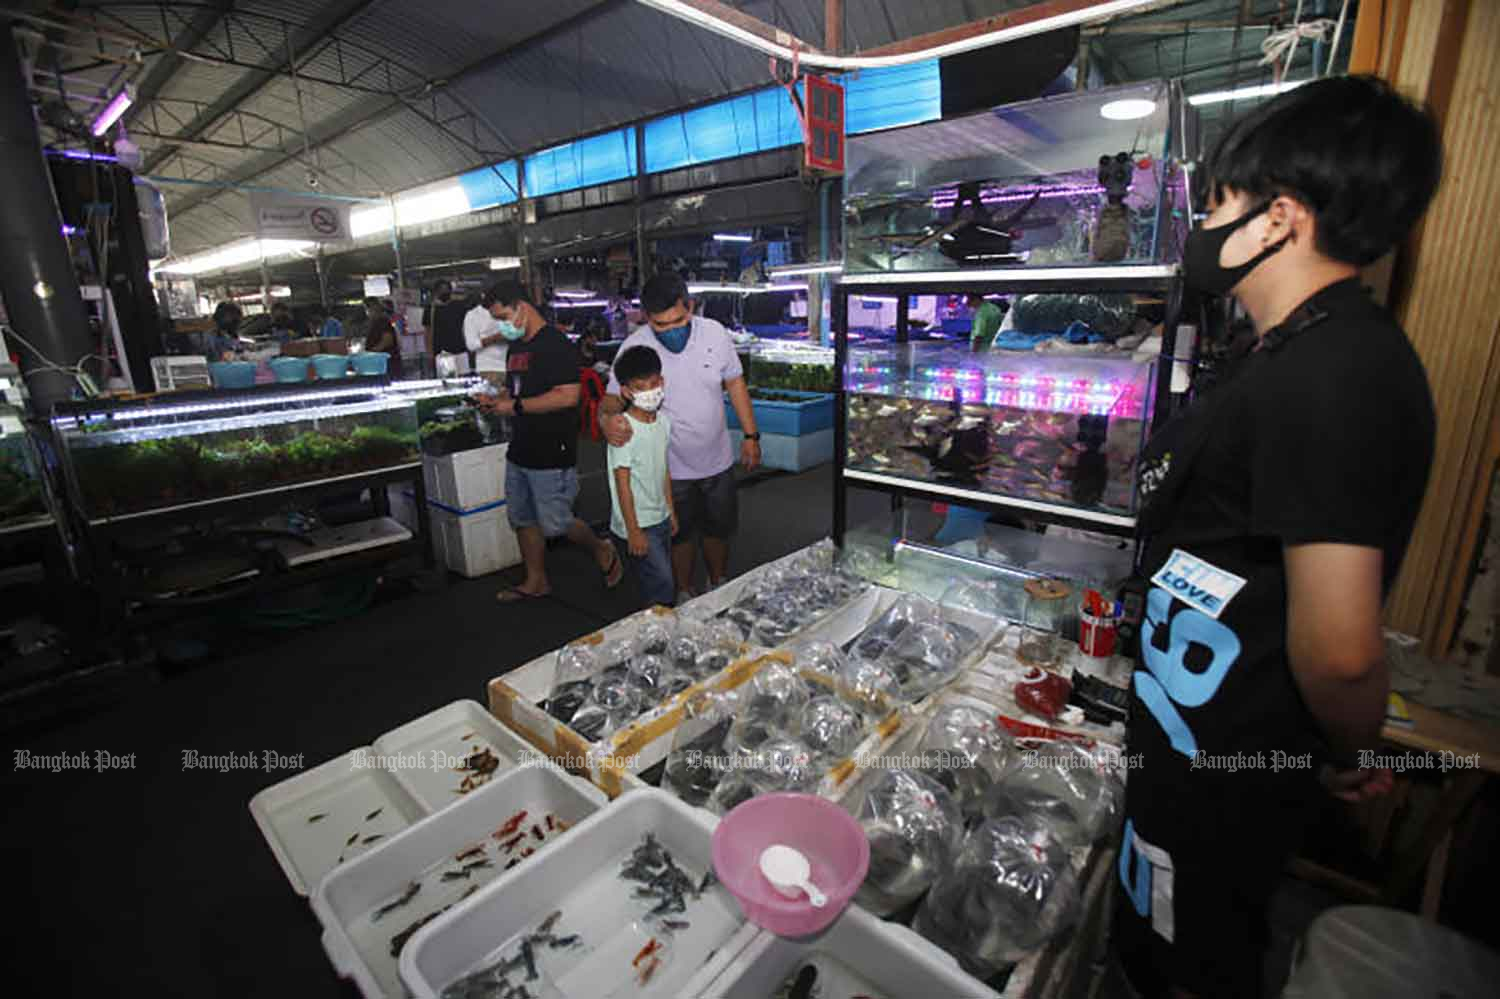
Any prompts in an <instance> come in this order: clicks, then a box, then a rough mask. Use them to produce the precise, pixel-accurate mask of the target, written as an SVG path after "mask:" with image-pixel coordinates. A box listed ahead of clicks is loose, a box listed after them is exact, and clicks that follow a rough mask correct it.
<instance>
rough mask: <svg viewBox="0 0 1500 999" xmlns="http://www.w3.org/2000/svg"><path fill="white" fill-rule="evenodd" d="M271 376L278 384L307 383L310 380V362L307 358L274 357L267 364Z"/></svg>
mask: <svg viewBox="0 0 1500 999" xmlns="http://www.w3.org/2000/svg"><path fill="white" fill-rule="evenodd" d="M266 363H267V364H268V365H269V366H270V368H271V374H273V375H275V376H276V380H277V381H278V382H283V383H290V382H305V381H307V380H308V374H307V369H308V361H307V358H305V357H273V358H271V359H270V360H269V361H267V362H266Z"/></svg>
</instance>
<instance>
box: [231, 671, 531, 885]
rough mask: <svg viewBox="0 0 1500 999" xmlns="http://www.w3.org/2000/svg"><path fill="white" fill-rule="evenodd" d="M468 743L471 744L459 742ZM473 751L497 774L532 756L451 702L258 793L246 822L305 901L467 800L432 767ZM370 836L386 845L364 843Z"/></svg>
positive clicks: (451, 778) (481, 713)
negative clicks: (486, 752)
mask: <svg viewBox="0 0 1500 999" xmlns="http://www.w3.org/2000/svg"><path fill="white" fill-rule="evenodd" d="M465 735H467V736H471V737H470V738H468V739H463V738H461V737H462V736H465ZM376 747H382V748H381V749H377V748H376ZM476 747H478V748H481V749H482V748H485V747H488V748H489V749H490V750H491V751H492V752H493V753H494V754H495V755H496V756H497V757H499V759H500V768H501V771H504V770H508V769H511V768H514V767H515V766H517V765H518V764H519V763H521V762H522V761H523V760H526V759H528V758H530V756H531V755H532V754H533V751H532V749H531V747H530V746H529V745H528V744H527V743H526V742H525V741H524V740H522V739H521V738H520V737H518V736H517V735H516V734H515V733H514V732H511V731H510V730H509V729H507V728H505V726H503V725H501V724H500V723H499V722H497V721H495V719H494V718H493V717H492V716H491V715H490V714H489V713H488V712H487V711H485V710H484V708H482V707H480V706H479V705H478V704H476V703H475V702H474V701H455V702H454V703H452V704H449V705H447V706H446V707H442V708H439V709H438V710H436V711H433V712H430V713H428V714H426V715H423V716H422V717H421V718H418V719H417V720H415V721H413V722H409V723H407V724H406V725H403V726H401V727H400V728H398V729H395V730H394V731H391V732H387V733H386V734H385V735H382V736H381V737H380V738H378V739H376V740H375V745H374V746H362V747H360V748H358V749H353V750H350V751H349V752H347V753H345V754H344V755H343V756H340V757H337V758H336V759H332V760H329V761H328V762H326V763H323V764H321V765H320V766H317V767H314V768H313V769H312V770H309V771H307V772H305V773H301V774H298V775H297V776H295V777H290V778H288V779H287V780H284V781H282V782H281V783H279V784H274V785H272V786H271V787H268V788H266V789H264V790H262V791H260V792H259V793H258V794H256V795H255V797H253V798H251V799H250V814H251V815H253V816H254V817H255V823H256V825H258V826H259V827H260V831H261V835H262V836H264V837H265V839H266V844H267V845H268V846H270V848H271V852H272V853H273V854H275V856H276V860H277V862H278V863H279V864H281V869H282V871H283V872H284V873H285V874H286V877H287V880H288V881H290V882H291V883H292V888H293V890H294V891H296V892H297V894H299V895H306V894H307V893H308V890H309V888H311V887H313V886H315V885H317V883H318V882H319V880H321V879H322V877H323V875H324V874H326V873H328V872H329V871H330V870H332V869H333V868H334V867H336V866H338V865H339V863H341V862H345V863H346V862H348V861H350V860H353V859H354V858H356V857H358V856H360V855H361V854H363V853H365V852H367V851H369V850H370V849H372V848H373V847H374V846H377V845H378V844H379V843H381V842H382V841H383V840H384V839H388V838H390V837H392V836H394V835H395V834H396V833H398V832H401V831H402V830H404V829H405V828H406V827H407V826H409V825H411V824H412V823H413V822H416V821H417V820H419V819H421V818H422V817H423V816H424V815H426V814H428V813H429V812H433V811H438V810H440V809H442V808H445V807H447V806H448V805H451V804H454V803H455V802H457V801H459V800H460V798H461V797H462V796H461V795H459V794H457V793H455V792H456V791H457V789H458V787H459V785H460V783H461V782H462V777H461V776H460V775H459V774H456V773H454V772H453V770H452V768H451V766H450V767H448V768H447V769H442V770H440V769H434V768H432V764H433V762H434V759H435V757H437V758H439V762H441V761H442V759H441V758H444V757H452V756H462V755H466V754H468V753H470V752H472V751H474V749H475V748H476ZM402 757H405V759H404V760H403V759H402ZM405 763H409V764H410V765H409V766H408V765H404V764H405ZM382 764H387V765H384V766H383V765H382ZM377 811H378V814H376V813H377ZM370 815H375V817H374V818H373V819H370V818H367V816H370ZM314 816H322V818H316V819H315V818H314ZM351 835H354V836H355V842H354V843H353V844H350V843H348V839H349V837H350V836H351ZM371 836H377V837H380V838H379V839H375V840H373V841H371V842H370V843H366V842H364V840H365V839H366V838H367V837H371ZM340 858H342V861H341V859H340Z"/></svg>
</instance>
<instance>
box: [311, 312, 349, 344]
mask: <svg viewBox="0 0 1500 999" xmlns="http://www.w3.org/2000/svg"><path fill="white" fill-rule="evenodd" d="M310 325H311V327H312V335H313V336H316V337H324V338H325V339H329V340H342V339H343V338H344V324H343V323H341V322H339V320H338V317H337V316H335V315H334V314H333V313H332V312H329V311H328V310H327V309H325V308H324V307H323V306H321V305H315V306H313V309H312V322H311V323H310Z"/></svg>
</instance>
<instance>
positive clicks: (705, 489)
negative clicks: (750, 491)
mask: <svg viewBox="0 0 1500 999" xmlns="http://www.w3.org/2000/svg"><path fill="white" fill-rule="evenodd" d="M672 504H673V505H674V506H675V507H676V508H677V527H678V530H677V537H676V538H675V539H674V540H675V543H676V544H679V545H680V544H685V543H687V542H689V541H692V540H694V539H695V538H697V537H698V536H699V535H700V534H701V535H703V536H705V537H709V538H717V539H719V540H723V539H725V538H728V537H729V536H730V535H731V534H733V533H734V529H735V527H736V526H737V525H738V524H739V521H740V500H739V488H738V487H737V486H736V485H735V482H734V467H733V466H730V467H729V468H726V469H724V471H722V472H720V473H719V474H718V475H713V476H710V477H708V478H706V479H673V480H672Z"/></svg>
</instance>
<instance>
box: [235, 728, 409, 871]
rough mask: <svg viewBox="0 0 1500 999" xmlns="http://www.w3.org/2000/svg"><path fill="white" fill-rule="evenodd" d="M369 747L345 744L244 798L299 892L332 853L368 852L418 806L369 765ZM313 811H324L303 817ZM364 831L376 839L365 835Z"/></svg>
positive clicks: (326, 866)
mask: <svg viewBox="0 0 1500 999" xmlns="http://www.w3.org/2000/svg"><path fill="white" fill-rule="evenodd" d="M372 755H373V752H372V750H371V749H370V748H369V747H361V748H359V749H354V750H351V751H349V752H347V753H345V754H344V755H343V756H340V757H338V758H336V759H332V760H329V761H328V762H327V763H324V764H322V765H320V766H317V767H314V768H313V769H312V770H309V771H307V772H306V773H302V774H298V775H297V776H295V777H292V778H290V779H288V780H284V781H282V782H281V783H280V784H276V785H273V786H272V787H268V788H266V789H265V790H264V791H261V792H260V793H259V794H257V795H256V796H255V797H253V798H251V799H250V814H251V815H254V816H255V824H256V825H258V826H260V832H261V835H262V836H264V837H265V838H266V843H267V844H268V845H269V846H270V847H271V852H272V853H274V854H275V855H276V860H277V862H278V863H280V864H281V869H282V870H283V871H284V872H286V877H287V880H288V881H290V882H291V883H292V888H293V889H294V890H295V891H296V892H297V894H298V895H306V894H307V890H308V886H309V885H315V884H317V883H318V881H319V879H321V878H322V877H323V875H324V874H326V873H328V871H330V870H332V869H333V868H334V867H335V866H336V865H337V864H338V863H339V858H341V857H342V858H343V859H344V860H346V861H347V860H350V859H352V858H354V857H357V856H359V855H360V854H362V853H365V852H367V851H368V850H370V849H371V848H372V847H373V846H376V845H378V844H379V843H380V842H382V841H383V840H384V839H388V838H390V837H392V836H393V835H395V834H396V833H398V832H400V831H401V830H403V829H405V828H406V827H407V826H409V825H411V824H412V823H413V822H415V821H417V820H418V819H419V818H421V817H422V815H423V814H424V810H423V808H422V806H421V805H419V804H418V803H417V801H416V800H415V799H414V798H413V797H412V796H411V795H410V794H409V793H408V792H407V791H406V789H405V788H403V787H402V786H401V785H400V784H399V783H398V782H397V781H396V778H394V777H392V776H391V775H390V774H389V773H387V772H386V771H385V770H381V769H379V768H378V767H373V766H370V765H369V760H370V757H371V756H372ZM377 812H378V814H376V813H377ZM372 814H374V816H375V817H374V818H372V819H367V818H366V816H369V815H372ZM316 815H321V816H323V817H322V818H321V819H317V820H315V821H310V820H312V819H313V816H316ZM351 835H352V836H354V843H353V844H352V845H351V844H350V843H349V838H350V836H351ZM370 836H380V837H381V839H378V840H375V841H374V842H372V843H368V844H367V843H364V842H363V840H364V839H366V838H367V837H370Z"/></svg>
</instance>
